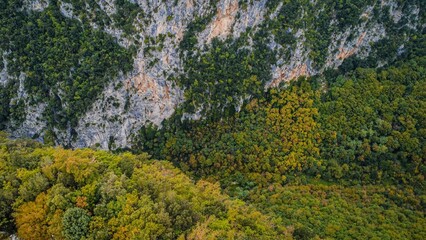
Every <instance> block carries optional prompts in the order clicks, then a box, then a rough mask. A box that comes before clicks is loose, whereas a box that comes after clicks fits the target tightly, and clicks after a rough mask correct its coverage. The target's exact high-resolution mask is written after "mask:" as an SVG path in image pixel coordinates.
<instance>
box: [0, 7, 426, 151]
mask: <svg viewBox="0 0 426 240" xmlns="http://www.w3.org/2000/svg"><path fill="white" fill-rule="evenodd" d="M3 3H4V4H3ZM3 3H2V5H4V6H5V7H4V8H2V9H1V10H0V11H1V12H0V14H1V15H0V21H1V26H2V27H1V31H0V39H1V45H0V54H1V55H2V59H3V61H2V64H1V81H0V83H1V84H0V91H1V93H2V94H1V102H2V106H1V109H0V110H1V111H0V128H1V129H4V130H7V131H8V132H10V133H12V136H13V137H23V136H25V137H31V138H35V139H39V140H44V141H45V142H47V143H54V144H61V145H65V146H72V147H86V146H98V147H100V148H103V149H108V148H109V149H116V148H123V147H130V146H131V145H132V134H134V133H135V132H136V131H137V130H138V129H139V128H140V127H142V126H145V125H147V124H150V123H152V124H155V125H157V126H158V125H160V124H161V123H162V121H163V120H164V119H167V118H169V117H170V116H172V114H173V113H175V111H176V109H181V110H179V111H183V112H184V113H186V114H184V115H183V118H189V119H199V118H203V117H208V116H209V113H212V112H213V113H214V114H215V115H222V114H225V115H226V113H232V112H234V111H238V110H239V109H240V108H241V105H242V104H243V103H244V102H247V99H249V98H251V97H253V96H258V95H259V94H261V93H262V92H263V91H264V89H265V88H269V87H276V86H278V85H279V84H280V83H283V82H287V81H289V80H292V79H295V78H297V77H298V76H312V75H317V74H320V73H323V72H324V71H325V70H327V69H333V68H337V67H339V66H340V65H341V64H342V63H343V62H348V61H349V62H351V63H354V64H358V65H359V64H361V63H362V64H363V65H364V66H370V67H377V66H383V65H386V63H387V62H390V61H393V60H394V59H395V58H396V57H397V56H398V55H400V54H403V53H404V52H405V51H406V42H407V41H408V40H409V39H410V38H412V37H413V36H414V35H416V34H418V33H420V32H422V31H423V30H424V27H425V16H424V12H425V11H424V1H417V0H410V1H387V0H380V1H379V0H377V1H344V2H342V3H337V2H336V1H331V0H320V1H308V0H306V1H278V0H274V1H272V0H271V1H266V0H260V1H237V0H221V1H216V0H212V1H204V0H199V1H193V0H186V1H180V0H179V1H144V0H138V1H127V0H117V1H112V0H111V1H73V0H25V1H12V0H3Z"/></svg>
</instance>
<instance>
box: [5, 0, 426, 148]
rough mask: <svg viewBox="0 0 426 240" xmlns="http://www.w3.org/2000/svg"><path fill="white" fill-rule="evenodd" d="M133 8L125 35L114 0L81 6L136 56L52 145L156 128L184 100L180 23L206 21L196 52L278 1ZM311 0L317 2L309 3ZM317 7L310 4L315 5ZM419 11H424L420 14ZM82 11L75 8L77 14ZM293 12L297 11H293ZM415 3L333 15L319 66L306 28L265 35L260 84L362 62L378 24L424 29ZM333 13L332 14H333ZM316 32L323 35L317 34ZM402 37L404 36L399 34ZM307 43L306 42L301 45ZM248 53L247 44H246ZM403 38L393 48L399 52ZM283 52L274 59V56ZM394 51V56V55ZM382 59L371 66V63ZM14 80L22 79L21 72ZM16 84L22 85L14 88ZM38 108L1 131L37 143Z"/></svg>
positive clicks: (123, 140) (38, 7) (109, 144)
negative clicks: (282, 36) (354, 17)
mask: <svg viewBox="0 0 426 240" xmlns="http://www.w3.org/2000/svg"><path fill="white" fill-rule="evenodd" d="M130 2H131V3H132V4H133V5H132V6H135V7H137V8H139V11H140V12H139V13H138V14H137V15H136V16H135V17H134V18H132V22H131V25H132V27H133V29H134V30H133V31H132V32H130V33H129V32H126V31H125V30H124V29H122V28H121V27H120V26H119V25H118V24H116V22H115V20H114V19H115V18H114V16H115V14H116V13H117V11H118V10H117V9H119V6H118V5H117V2H116V1H114V0H97V1H96V3H97V4H96V5H97V7H93V6H92V5H88V4H86V8H85V9H84V10H83V11H86V12H95V11H99V12H103V13H104V14H105V15H106V16H107V17H108V18H110V20H111V21H109V24H103V25H102V24H99V23H98V22H96V21H93V22H91V24H90V26H91V27H92V28H95V29H101V30H102V31H104V32H106V33H108V34H110V35H112V36H114V37H115V38H116V41H117V43H118V44H120V45H121V46H124V47H126V48H132V47H135V48H136V49H137V53H136V55H135V58H134V63H133V71H131V72H130V73H127V74H121V75H120V76H119V77H117V78H111V79H110V82H109V84H107V85H106V86H105V89H104V90H103V92H102V94H100V95H99V96H98V97H97V100H96V101H95V102H94V103H93V104H92V105H91V108H90V109H87V111H86V112H85V113H84V114H83V117H81V118H80V120H79V122H78V125H77V126H76V127H73V129H71V127H70V128H69V129H67V130H59V129H54V132H55V135H56V136H57V139H56V143H57V144H65V145H69V146H72V147H89V146H99V147H100V148H103V149H108V148H113V149H114V148H119V147H129V146H131V136H132V134H134V133H135V132H136V131H137V130H138V129H139V128H140V127H141V126H143V125H145V124H147V123H153V124H155V125H158V126H160V125H161V122H162V121H163V120H164V119H166V118H169V117H170V116H171V115H172V114H173V113H174V110H175V109H176V108H177V106H178V105H179V104H180V103H182V102H183V101H185V98H184V92H185V89H181V88H180V87H178V85H177V84H176V83H175V82H174V81H172V80H170V79H173V78H177V77H179V76H180V74H184V73H185V70H184V69H183V67H182V61H183V59H182V56H183V55H182V54H180V50H179V44H180V42H181V41H182V39H183V37H184V35H185V33H186V32H187V31H188V26H189V25H190V24H191V23H192V22H194V21H195V20H197V19H200V18H206V19H208V23H207V24H206V26H205V28H204V29H202V30H201V31H199V32H197V33H196V38H197V46H198V49H199V51H203V49H204V46H208V45H209V44H210V43H211V41H212V39H214V38H219V39H221V40H225V39H227V38H230V39H234V40H235V39H238V38H239V37H240V36H241V34H244V33H245V32H247V31H253V32H256V31H259V30H260V29H262V28H267V27H268V26H269V25H270V22H271V21H273V20H274V19H276V18H278V15H279V12H280V11H281V10H282V9H284V8H286V5H285V4H283V3H279V4H277V5H276V6H274V7H270V6H269V5H268V4H269V1H267V0H259V1H238V0H220V1H214V0H211V1H209V0H177V1H152V0H130ZM317 2H318V3H317ZM319 2H321V1H310V4H311V5H312V6H311V7H312V9H314V10H315V11H313V12H311V13H309V12H308V13H307V12H306V11H307V10H304V9H302V10H301V11H300V14H299V15H298V16H297V17H298V18H300V21H301V22H303V19H304V18H307V17H309V16H307V15H309V14H315V12H316V11H317V12H318V13H320V12H321V11H322V10H321V9H322V8H323V6H322V5H320V4H319ZM49 3H50V1H48V0H37V1H35V0H34V1H30V0H26V1H25V4H24V8H25V9H26V11H29V12H31V11H43V10H44V9H45V8H46V7H47V6H48V5H49ZM56 4H57V5H58V6H59V8H60V12H61V14H62V15H63V16H65V17H66V18H73V19H77V20H79V21H82V19H80V16H81V14H79V13H78V12H77V10H76V9H75V7H74V6H73V4H72V2H71V1H66V0H62V1H58V2H57V3H56ZM316 4H317V5H316ZM423 10H424V9H423ZM80 11H82V10H80ZM298 11H299V10H298ZM420 11H421V9H420V6H418V5H416V3H413V4H407V5H404V6H400V5H398V2H397V1H385V0H382V1H372V4H371V5H367V6H364V7H363V9H362V11H361V13H360V14H359V16H358V18H359V19H360V20H359V21H357V23H356V24H354V25H350V26H343V27H342V26H341V24H340V25H339V23H340V22H339V19H338V18H337V17H336V16H333V17H332V18H333V20H332V21H330V23H329V24H328V27H327V29H328V32H327V33H324V34H328V35H329V36H327V39H328V41H329V44H328V45H327V48H326V49H325V50H324V51H325V52H326V55H325V56H324V62H323V64H318V63H317V62H315V59H314V58H315V54H316V53H315V51H313V48H314V45H315V44H314V45H312V39H311V37H310V34H311V32H312V29H309V26H303V24H300V26H301V27H300V28H298V29H295V28H291V27H289V29H288V30H287V33H288V34H289V35H291V36H292V37H294V39H295V43H294V44H288V45H286V44H282V43H280V41H279V39H277V36H275V35H273V34H272V33H271V34H270V36H265V38H267V39H268V41H269V44H268V46H269V47H270V48H271V50H273V51H276V52H277V61H276V63H275V64H273V65H271V66H270V70H271V75H272V78H271V79H270V81H269V82H267V83H266V84H265V87H266V88H268V87H276V86H278V85H279V84H280V83H282V82H286V81H290V80H292V79H295V78H297V77H299V76H311V75H315V74H320V73H322V72H323V71H324V70H327V69H331V68H337V67H339V66H340V65H341V64H342V63H343V62H344V61H345V59H347V58H349V57H351V56H357V57H358V58H360V59H364V58H367V57H368V56H369V55H370V53H371V51H372V47H371V46H372V45H373V44H374V43H377V42H379V41H381V40H383V39H386V38H388V33H387V32H386V27H385V26H384V25H385V24H393V25H398V26H399V27H401V28H402V27H404V28H409V29H412V30H413V31H421V30H422V29H424V27H425V25H424V23H423V24H422V22H421V17H420V16H419V15H420ZM334 14H336V13H334ZM374 14H384V15H389V16H390V17H391V21H392V22H391V23H387V22H383V21H382V20H381V19H377V18H374V17H373V15H374ZM320 34H323V33H320ZM402 38H404V36H402ZM309 39H310V40H309ZM247 47H248V48H251V43H250V42H248V44H247ZM403 49H404V45H403V40H401V43H400V49H399V51H403ZM284 50H285V51H287V52H288V54H279V52H280V51H284ZM5 54H7V49H4V52H3V64H2V66H3V67H2V70H1V72H0V84H4V83H5V82H7V81H12V78H13V77H10V76H8V68H7V60H6V59H5V57H4V56H5ZM395 54H396V53H395ZM381 64H382V65H383V64H385V62H380V63H377V66H380V65H381ZM19 81H21V82H22V81H25V75H22V76H21V77H20V79H19ZM21 85H22V84H21ZM18 91H20V94H18V96H17V98H23V99H25V94H26V90H25V89H22V88H19V90H18ZM44 106H45V104H43V103H40V104H38V105H31V106H28V107H26V109H25V112H26V119H25V120H24V121H23V122H22V124H21V125H20V126H19V127H17V128H9V129H8V130H9V131H10V132H11V133H12V136H14V137H22V136H27V137H34V136H38V137H39V139H42V137H43V135H44V134H45V130H46V124H45V122H44V120H43V118H42V117H41V115H42V114H43V110H44Z"/></svg>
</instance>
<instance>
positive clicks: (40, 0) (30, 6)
mask: <svg viewBox="0 0 426 240" xmlns="http://www.w3.org/2000/svg"><path fill="white" fill-rule="evenodd" d="M48 6H49V0H24V8H25V9H26V10H28V11H37V12H41V11H43V10H44V9H45V8H47V7H48Z"/></svg>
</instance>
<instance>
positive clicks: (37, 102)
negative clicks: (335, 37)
mask: <svg viewBox="0 0 426 240" xmlns="http://www.w3.org/2000/svg"><path fill="white" fill-rule="evenodd" d="M0 1H1V2H0V3H1V6H2V7H1V8H0V14H1V15H0V16H1V17H0V25H1V26H0V55H2V57H3V58H4V59H7V62H8V66H7V68H8V73H9V74H10V75H11V79H12V80H11V81H9V82H8V83H7V84H6V85H4V86H0V102H1V104H0V130H3V129H7V128H18V127H19V125H20V123H21V122H22V121H23V120H24V119H25V106H28V105H29V106H44V107H45V111H44V115H43V117H44V118H45V120H46V122H47V129H46V131H47V133H46V134H45V138H44V140H45V144H42V143H38V142H35V141H33V140H29V139H17V140H11V139H9V138H8V135H7V134H6V133H3V132H0V232H2V233H3V232H4V233H6V234H12V233H14V234H16V235H17V236H18V237H19V238H20V239H76V240H77V239H426V217H425V213H426V185H425V177H426V68H425V66H426V36H425V32H424V30H422V31H423V32H419V31H415V30H414V29H412V28H409V27H407V26H406V25H407V23H408V22H410V21H412V19H407V18H404V17H403V18H402V19H401V20H400V21H399V23H398V24H393V23H392V22H393V21H392V20H390V18H391V16H389V14H388V11H382V10H380V9H379V5H380V4H376V5H375V6H374V8H373V9H372V13H373V20H371V21H378V22H380V23H384V25H383V26H384V29H385V31H386V33H387V37H386V38H384V39H383V40H381V41H378V42H376V43H371V54H370V55H369V56H368V57H366V58H363V59H361V58H358V57H356V56H355V55H354V56H352V57H350V58H348V59H346V60H345V61H344V62H343V64H342V65H341V66H340V67H339V69H329V70H327V71H325V72H324V73H323V74H320V75H318V76H313V77H309V78H305V77H301V78H299V79H295V80H294V81H292V82H290V83H284V84H282V85H281V86H279V87H277V88H270V89H267V90H265V84H266V83H267V82H268V81H270V80H271V68H270V66H271V64H274V63H275V62H276V60H277V58H279V57H284V59H288V58H289V57H290V55H291V54H292V52H293V51H294V49H295V44H296V39H295V37H294V35H295V34H296V33H295V32H294V31H295V29H300V28H302V27H303V28H304V29H306V31H307V33H306V43H305V44H306V45H307V46H305V47H307V48H309V49H311V53H310V56H309V57H310V59H311V60H313V64H314V66H315V67H318V68H319V67H321V66H323V65H324V61H325V57H326V54H327V48H328V46H329V45H330V41H331V39H330V34H331V33H332V32H333V31H335V30H336V28H337V29H340V30H343V29H346V28H348V27H350V26H354V25H356V24H359V23H361V22H363V21H366V20H365V19H363V18H360V17H359V16H360V14H361V13H362V11H363V9H364V7H365V6H367V5H368V4H369V1H355V0H347V1H331V0H321V1H315V2H316V4H317V5H315V6H314V5H312V4H311V2H312V1H308V0H306V1H305V0H302V1H295V0H294V1H293V0H290V1H284V2H283V1H275V0H271V1H268V2H267V4H266V7H267V11H268V15H269V14H272V13H275V14H276V16H277V17H276V18H274V19H265V21H264V22H263V23H262V24H261V25H260V26H259V28H258V29H257V30H256V31H254V30H253V29H248V30H247V31H246V32H244V33H242V35H241V36H240V37H239V38H237V39H226V40H224V41H221V40H218V39H213V41H212V43H211V44H210V45H208V46H202V48H201V49H203V51H199V50H200V46H197V33H199V32H201V31H202V30H203V29H205V27H206V25H207V24H208V23H209V21H210V20H211V19H212V17H213V15H214V11H215V7H214V4H215V1H211V14H207V15H206V16H204V17H199V18H196V19H194V21H193V22H192V23H190V24H189V26H188V30H187V32H185V34H184V36H183V40H182V41H181V44H180V46H179V52H180V57H181V59H182V64H183V65H182V67H183V73H181V74H177V75H175V76H171V77H170V79H169V81H173V82H175V83H176V84H177V85H178V86H179V87H181V88H182V89H185V96H184V97H185V102H184V103H182V104H181V105H180V106H178V108H177V109H176V111H175V113H174V115H173V116H172V117H170V118H169V119H167V120H165V121H164V122H163V123H162V127H161V128H158V127H156V126H154V125H147V126H145V127H143V128H142V129H140V130H139V131H138V132H134V133H133V135H134V136H133V147H132V148H131V149H117V150H115V151H114V152H107V151H99V150H95V149H94V148H95V147H93V149H77V150H71V149H64V148H63V147H52V146H50V145H52V143H53V142H54V140H55V136H53V135H52V133H53V131H52V130H53V129H62V130H65V129H71V130H72V128H73V127H75V126H76V124H77V121H78V118H79V117H80V116H81V114H83V113H84V112H85V111H86V110H87V109H88V108H90V106H91V104H92V102H93V101H94V100H95V99H96V97H97V96H98V95H99V94H100V93H101V91H102V89H103V88H104V87H105V86H106V84H108V81H109V79H112V78H116V77H117V76H119V75H120V74H122V73H123V74H125V73H126V72H129V71H131V70H132V66H131V65H132V57H133V56H134V54H135V50H134V47H135V46H133V47H130V48H129V49H126V48H124V47H121V46H119V45H118V44H117V42H116V40H115V39H114V38H112V37H111V36H109V35H108V34H106V33H105V32H103V31H101V30H99V29H98V30H96V29H94V28H92V26H91V23H96V24H98V25H99V26H101V27H102V26H104V25H111V24H112V25H114V26H115V27H118V28H121V29H123V31H124V33H125V34H126V35H128V36H131V35H132V34H134V33H135V31H136V30H135V26H134V22H133V21H134V18H135V16H136V15H138V16H141V17H142V18H143V16H144V15H143V14H144V13H143V11H142V10H140V9H139V8H137V3H133V2H128V1H126V0H117V1H116V4H117V5H118V6H119V7H118V10H117V12H116V13H115V15H114V16H113V18H112V19H110V18H109V17H108V16H107V15H105V13H104V12H103V11H101V10H99V6H98V4H97V3H96V1H87V5H86V9H85V8H83V6H82V2H83V1H77V0H70V1H66V2H70V3H72V4H73V6H74V7H75V8H74V13H75V14H77V15H78V16H79V17H80V19H81V21H78V20H76V19H69V18H65V17H64V16H62V15H61V13H60V12H59V4H60V3H59V2H58V1H55V0H52V1H50V5H49V7H47V8H46V9H45V10H44V11H41V12H32V13H30V14H29V13H28V12H26V11H21V9H23V2H22V1H15V0H0ZM280 2H283V3H284V5H283V7H282V8H280V10H279V11H276V9H277V6H278V5H279V4H280ZM398 2H400V3H401V2H405V5H404V4H402V3H401V4H402V5H403V7H402V11H403V12H402V13H403V15H404V14H405V13H406V12H408V11H410V9H409V7H408V6H409V5H410V4H417V5H418V6H420V7H421V8H422V9H424V7H425V6H424V5H425V1H416V0H410V1H398ZM244 4H246V3H245V2H244V1H240V5H241V7H244ZM3 6H4V7H3ZM318 7H321V8H322V11H320V12H319V13H318V14H317V9H318ZM87 9H89V10H93V11H92V14H89V12H90V11H86V10H87ZM209 11H210V10H209ZM425 12H426V11H420V13H419V19H420V20H419V22H423V23H424V22H425V18H426V16H425ZM302 13H306V14H304V17H303V18H299V16H300V15H301V14H302ZM406 15H407V16H408V14H406ZM404 16H405V15H404ZM333 19H337V24H334V25H332V24H330V22H332V21H333ZM366 24H369V23H366ZM265 36H268V37H265ZM165 37H167V36H161V37H159V38H160V39H145V41H146V42H145V43H144V44H145V45H146V48H145V49H144V51H146V53H147V54H148V53H149V51H151V50H153V49H154V48H156V47H158V46H156V44H157V42H160V43H161V38H162V39H164V38H165ZM271 38H272V39H274V41H275V42H277V43H279V44H280V45H282V46H284V47H283V48H281V49H280V50H274V49H271V48H269V47H268V44H269V43H270V39H271ZM248 42H250V44H251V45H250V48H247V47H246V46H247V44H248ZM137 44H141V43H137V42H136V43H135V45H137ZM402 44H403V45H404V49H403V51H398V49H399V47H400V46H401V45H402ZM160 45H161V44H160ZM379 61H381V62H384V63H386V64H382V65H380V67H378V62H379ZM0 62H2V61H0ZM2 67H4V66H2ZM20 78H25V81H24V86H23V87H24V88H25V90H26V92H27V94H28V96H25V97H22V96H21V97H19V96H17V95H18V94H19V92H20V90H19V86H20V80H19V79H20ZM197 112H198V113H200V114H201V119H200V120H197V121H194V120H190V119H188V118H186V117H185V116H187V114H191V113H197ZM71 134H75V133H73V132H72V131H71ZM34 138H37V136H34ZM64 147H67V146H64ZM0 238H1V236H0Z"/></svg>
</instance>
